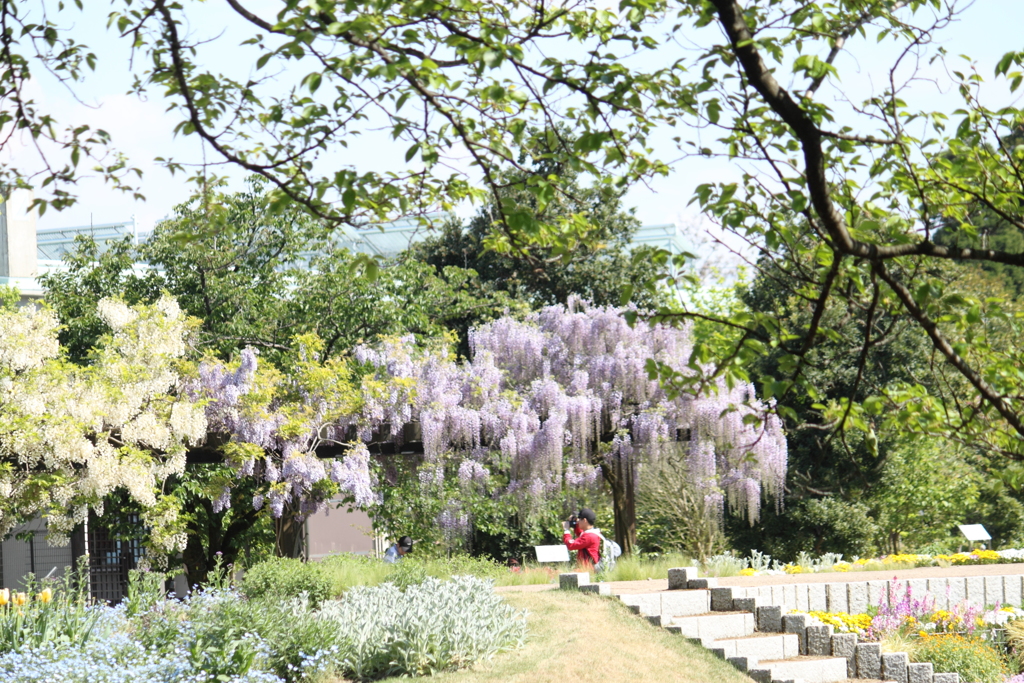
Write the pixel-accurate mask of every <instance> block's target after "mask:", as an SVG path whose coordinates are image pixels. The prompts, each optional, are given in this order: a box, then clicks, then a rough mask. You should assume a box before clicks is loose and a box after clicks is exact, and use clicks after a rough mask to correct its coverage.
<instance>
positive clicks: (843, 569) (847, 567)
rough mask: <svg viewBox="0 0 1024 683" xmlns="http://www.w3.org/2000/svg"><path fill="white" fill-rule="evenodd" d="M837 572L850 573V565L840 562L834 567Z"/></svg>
mask: <svg viewBox="0 0 1024 683" xmlns="http://www.w3.org/2000/svg"><path fill="white" fill-rule="evenodd" d="M832 569H834V570H836V571H837V572H848V571H850V565H849V564H848V563H846V562H840V563H838V564H836V565H834V566H833V567H832Z"/></svg>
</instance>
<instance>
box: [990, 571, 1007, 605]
mask: <svg viewBox="0 0 1024 683" xmlns="http://www.w3.org/2000/svg"><path fill="white" fill-rule="evenodd" d="M985 604H986V605H992V606H993V607H995V606H996V605H997V604H998V605H999V606H1000V607H1002V606H1004V605H1005V604H1006V596H1005V595H1003V577H1001V576H986V577H985Z"/></svg>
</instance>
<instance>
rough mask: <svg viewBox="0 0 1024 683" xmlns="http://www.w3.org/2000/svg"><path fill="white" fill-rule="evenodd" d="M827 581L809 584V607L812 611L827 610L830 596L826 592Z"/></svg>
mask: <svg viewBox="0 0 1024 683" xmlns="http://www.w3.org/2000/svg"><path fill="white" fill-rule="evenodd" d="M827 585H828V584H825V583H810V584H807V609H808V610H809V611H811V612H827V611H828V598H827V597H826V594H825V586H827Z"/></svg>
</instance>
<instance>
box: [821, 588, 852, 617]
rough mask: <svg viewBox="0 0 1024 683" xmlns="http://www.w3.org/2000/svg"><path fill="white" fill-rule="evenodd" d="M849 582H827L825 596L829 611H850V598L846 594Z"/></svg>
mask: <svg viewBox="0 0 1024 683" xmlns="http://www.w3.org/2000/svg"><path fill="white" fill-rule="evenodd" d="M849 585H850V584H848V583H826V584H825V598H826V599H827V600H828V611H829V612H850V599H849V597H848V596H847V594H846V590H847V586H849Z"/></svg>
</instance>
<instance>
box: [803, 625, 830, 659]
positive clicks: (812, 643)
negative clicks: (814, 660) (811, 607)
mask: <svg viewBox="0 0 1024 683" xmlns="http://www.w3.org/2000/svg"><path fill="white" fill-rule="evenodd" d="M806 634H807V635H806V638H807V654H808V655H809V656H811V657H828V656H830V655H831V654H832V627H831V626H830V625H828V624H822V625H812V626H808V627H807V630H806Z"/></svg>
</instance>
